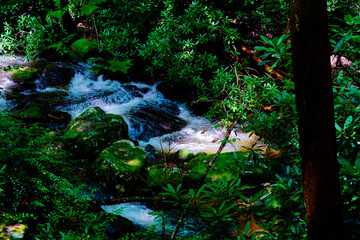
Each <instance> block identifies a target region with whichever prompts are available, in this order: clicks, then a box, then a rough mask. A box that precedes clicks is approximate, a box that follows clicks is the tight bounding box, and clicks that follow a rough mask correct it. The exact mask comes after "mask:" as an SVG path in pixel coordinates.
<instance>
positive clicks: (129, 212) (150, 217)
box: [101, 202, 199, 236]
mask: <svg viewBox="0 0 360 240" xmlns="http://www.w3.org/2000/svg"><path fill="white" fill-rule="evenodd" d="M101 208H102V209H104V211H105V212H107V213H113V214H115V215H120V216H122V217H124V218H126V219H128V220H130V221H131V222H132V223H133V224H135V225H137V226H140V227H143V228H146V229H149V228H150V227H153V230H154V231H155V232H156V233H161V231H162V227H163V226H162V223H163V222H162V221H163V220H162V218H161V217H160V215H159V212H154V211H152V210H151V209H149V208H147V207H146V206H145V205H144V204H142V203H139V202H131V203H120V204H114V205H103V206H101ZM166 215H167V214H166V213H165V214H164V217H166V221H165V229H166V232H167V233H170V234H171V233H172V232H173V231H174V230H175V228H176V224H177V221H178V220H179V219H177V218H178V216H172V217H171V216H166ZM197 225H198V226H197ZM196 228H199V223H195V222H194V220H193V219H186V221H184V224H183V225H182V226H181V229H180V232H179V233H178V236H187V235H192V236H194V235H195V234H196V230H195V229H196Z"/></svg>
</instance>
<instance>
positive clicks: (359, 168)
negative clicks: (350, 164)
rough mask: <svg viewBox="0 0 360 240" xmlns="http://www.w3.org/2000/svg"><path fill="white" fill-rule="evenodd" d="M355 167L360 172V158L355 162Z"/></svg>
mask: <svg viewBox="0 0 360 240" xmlns="http://www.w3.org/2000/svg"><path fill="white" fill-rule="evenodd" d="M355 167H356V170H358V172H360V158H358V159H356V160H355Z"/></svg>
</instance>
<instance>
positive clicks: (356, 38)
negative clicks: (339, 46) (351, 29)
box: [352, 35, 360, 43]
mask: <svg viewBox="0 0 360 240" xmlns="http://www.w3.org/2000/svg"><path fill="white" fill-rule="evenodd" d="M352 40H354V42H357V43H360V36H359V35H355V36H353V37H352Z"/></svg>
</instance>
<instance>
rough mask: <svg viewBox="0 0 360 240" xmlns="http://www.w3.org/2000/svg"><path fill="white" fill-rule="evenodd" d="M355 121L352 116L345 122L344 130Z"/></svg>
mask: <svg viewBox="0 0 360 240" xmlns="http://www.w3.org/2000/svg"><path fill="white" fill-rule="evenodd" d="M352 121H353V117H352V116H349V117H348V118H347V119H346V120H345V124H344V129H347V128H348V127H349V126H350V124H351V123H352Z"/></svg>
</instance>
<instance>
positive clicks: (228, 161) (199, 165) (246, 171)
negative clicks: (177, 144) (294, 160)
mask: <svg viewBox="0 0 360 240" xmlns="http://www.w3.org/2000/svg"><path fill="white" fill-rule="evenodd" d="M214 155H215V154H209V155H203V156H201V155H200V156H198V157H195V158H193V159H192V160H191V161H190V162H189V163H188V164H187V165H186V170H187V172H186V174H185V176H184V179H186V180H190V181H195V182H198V181H199V180H200V179H201V178H202V176H203V174H204V172H205V169H206V168H207V166H208V164H209V163H210V161H211V160H212V158H213V157H214ZM267 172H268V167H267V166H265V165H264V164H257V165H256V166H255V163H254V161H253V160H252V159H250V158H249V156H248V155H247V154H246V153H244V152H226V153H221V154H220V155H219V157H218V158H217V159H216V161H215V162H214V164H213V165H212V167H211V168H210V171H209V172H208V174H207V175H206V178H205V182H212V181H217V180H221V179H223V180H232V179H235V178H237V177H242V178H249V177H251V178H253V177H256V176H260V175H261V176H264V175H266V174H267Z"/></svg>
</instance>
